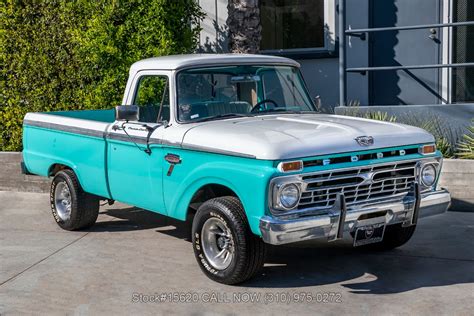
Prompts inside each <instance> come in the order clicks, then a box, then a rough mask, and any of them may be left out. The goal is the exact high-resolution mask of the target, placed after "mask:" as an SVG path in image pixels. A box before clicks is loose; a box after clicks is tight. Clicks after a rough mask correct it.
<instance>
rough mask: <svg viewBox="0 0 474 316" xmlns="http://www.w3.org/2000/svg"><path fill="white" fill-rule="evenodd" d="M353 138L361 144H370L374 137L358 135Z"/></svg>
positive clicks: (372, 142)
mask: <svg viewBox="0 0 474 316" xmlns="http://www.w3.org/2000/svg"><path fill="white" fill-rule="evenodd" d="M354 139H355V140H356V142H357V143H358V144H359V145H361V146H371V145H373V144H374V138H373V137H372V136H359V137H356V138H354Z"/></svg>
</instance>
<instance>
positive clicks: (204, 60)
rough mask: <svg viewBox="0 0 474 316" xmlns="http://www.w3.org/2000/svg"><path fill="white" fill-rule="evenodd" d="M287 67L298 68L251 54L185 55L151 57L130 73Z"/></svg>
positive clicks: (288, 61) (279, 59)
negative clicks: (218, 66)
mask: <svg viewBox="0 0 474 316" xmlns="http://www.w3.org/2000/svg"><path fill="white" fill-rule="evenodd" d="M242 64H261V65H269V64H270V65H287V66H295V67H299V66H300V64H299V63H297V62H296V61H294V60H292V59H289V58H284V57H277V56H268V55H251V54H187V55H170V56H163V57H153V58H147V59H143V60H140V61H138V62H136V63H134V64H133V65H132V67H131V68H130V72H137V71H140V70H179V69H183V68H193V67H196V66H205V67H206V66H214V65H242Z"/></svg>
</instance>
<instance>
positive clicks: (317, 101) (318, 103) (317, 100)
mask: <svg viewBox="0 0 474 316" xmlns="http://www.w3.org/2000/svg"><path fill="white" fill-rule="evenodd" d="M314 105H316V109H317V110H318V112H321V97H320V96H319V95H317V96H315V97H314Z"/></svg>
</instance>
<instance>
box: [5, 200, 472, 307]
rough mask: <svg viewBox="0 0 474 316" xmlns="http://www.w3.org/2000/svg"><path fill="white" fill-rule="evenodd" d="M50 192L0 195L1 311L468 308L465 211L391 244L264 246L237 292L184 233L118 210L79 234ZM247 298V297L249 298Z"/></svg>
mask: <svg viewBox="0 0 474 316" xmlns="http://www.w3.org/2000/svg"><path fill="white" fill-rule="evenodd" d="M48 198H49V196H48V195H47V194H38V193H13V192H0V314H1V315H9V314H18V313H27V314H31V313H35V314H37V313H40V314H49V315H50V314H66V313H67V314H73V313H74V314H99V313H101V314H105V313H107V314H112V313H114V314H165V313H166V314H170V313H178V314H196V315H199V314H229V315H230V314H254V315H258V314H290V313H291V314H296V315H298V314H307V315H314V314H349V313H350V314H367V313H370V314H378V313H381V314H407V315H408V314H436V315H438V314H446V315H447V314H449V315H453V314H458V315H468V314H470V315H472V312H473V310H474V213H472V212H465V213H462V212H456V213H455V212H450V213H447V214H444V215H440V216H436V217H432V218H428V219H424V220H422V221H421V222H420V224H419V227H418V228H417V232H416V233H415V236H414V237H413V239H412V240H411V241H410V242H409V243H408V244H407V245H405V246H404V247H401V248H400V249H397V250H394V251H390V252H383V253H369V252H363V251H361V250H358V249H353V248H351V243H350V240H347V241H341V242H337V243H333V244H331V245H330V246H328V245H327V244H325V243H315V242H311V243H304V244H298V245H293V246H291V247H280V248H272V249H271V250H270V255H269V258H268V260H267V264H266V265H265V268H264V270H263V272H262V274H261V275H260V276H258V277H257V278H255V279H254V280H252V281H250V282H248V283H246V284H243V285H240V286H225V285H221V284H218V283H214V282H212V281H210V280H209V279H207V278H206V277H205V276H204V275H203V274H202V273H201V271H200V270H199V267H198V266H197V264H196V263H195V259H194V255H193V252H192V247H191V244H190V242H189V241H188V240H187V234H186V231H187V229H186V227H185V226H184V225H183V224H182V223H180V222H176V221H173V220H170V219H167V218H165V217H163V216H160V215H157V214H153V213H150V212H146V211H142V210H139V209H134V208H131V207H129V206H126V205H117V206H114V207H110V206H104V207H102V208H101V214H100V215H99V220H98V223H97V224H96V225H95V226H94V227H93V228H92V229H91V230H90V231H83V232H66V231H63V230H61V229H60V228H58V227H57V225H56V224H55V223H54V222H53V219H52V217H51V214H50V211H49V204H48ZM252 301H253V302H252Z"/></svg>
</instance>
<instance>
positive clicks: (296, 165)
mask: <svg viewBox="0 0 474 316" xmlns="http://www.w3.org/2000/svg"><path fill="white" fill-rule="evenodd" d="M302 169H303V162H302V161H301V160H297V161H288V162H280V163H279V164H278V170H279V171H281V172H290V171H300V170H302Z"/></svg>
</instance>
